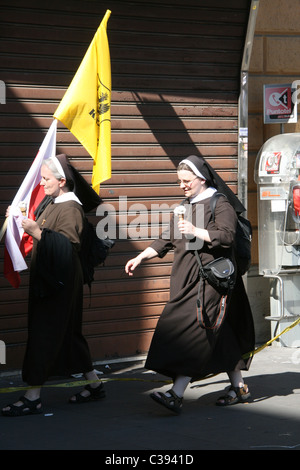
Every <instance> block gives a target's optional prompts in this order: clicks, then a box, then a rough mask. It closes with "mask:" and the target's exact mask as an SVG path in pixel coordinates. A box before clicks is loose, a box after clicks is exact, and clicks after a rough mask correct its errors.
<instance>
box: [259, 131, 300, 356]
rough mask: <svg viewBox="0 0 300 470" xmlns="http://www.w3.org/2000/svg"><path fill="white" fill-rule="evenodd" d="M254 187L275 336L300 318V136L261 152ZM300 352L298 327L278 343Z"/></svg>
mask: <svg viewBox="0 0 300 470" xmlns="http://www.w3.org/2000/svg"><path fill="white" fill-rule="evenodd" d="M255 182H256V183H257V185H258V191H257V194H258V249H259V274H261V275H263V276H265V277H268V278H270V313H271V315H270V316H269V317H266V318H267V319H268V320H271V333H272V336H275V335H277V334H279V333H281V332H282V331H283V330H284V329H285V328H286V327H287V326H290V325H291V324H292V323H293V322H294V321H295V320H296V319H297V318H299V316H300V134H298V133H295V134H280V135H277V136H275V137H272V138H271V139H269V140H268V141H267V142H265V144H264V145H263V146H262V148H261V149H260V151H259V153H258V155H257V158H256V163H255ZM279 344H280V345H281V346H288V347H300V325H296V326H295V327H294V328H292V329H291V330H289V331H288V332H286V333H285V334H284V335H282V336H280V337H279Z"/></svg>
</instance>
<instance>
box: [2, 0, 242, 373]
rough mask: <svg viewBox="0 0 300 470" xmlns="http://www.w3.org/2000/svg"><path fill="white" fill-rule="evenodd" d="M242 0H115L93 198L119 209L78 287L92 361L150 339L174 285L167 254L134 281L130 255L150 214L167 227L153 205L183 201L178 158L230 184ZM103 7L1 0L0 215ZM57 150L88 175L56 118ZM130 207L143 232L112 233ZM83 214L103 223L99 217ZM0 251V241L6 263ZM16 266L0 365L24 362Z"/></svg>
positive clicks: (140, 244) (69, 0) (85, 160)
mask: <svg viewBox="0 0 300 470" xmlns="http://www.w3.org/2000/svg"><path fill="white" fill-rule="evenodd" d="M249 6H250V1H249V0H228V1H227V2H226V4H224V2H223V0H200V1H199V0H186V1H185V2H182V1H181V0H172V1H170V0H163V1H161V0H150V1H149V2H141V1H139V0H131V1H117V0H111V1H110V2H109V9H110V10H111V12H112V14H111V17H110V19H109V21H108V39H109V44H110V51H111V65H112V88H113V91H112V109H111V114H112V178H111V179H110V180H108V181H107V182H105V183H104V184H102V185H101V192H100V195H101V196H102V198H103V199H104V201H106V202H108V203H110V204H111V205H112V206H113V207H114V209H115V211H116V218H117V229H118V233H117V236H118V241H117V243H116V245H115V247H114V248H113V250H112V253H111V255H110V256H109V259H108V260H107V262H106V265H105V266H104V267H101V268H98V269H97V270H96V275H95V282H94V283H93V285H92V299H91V304H90V298H89V292H88V289H87V290H86V293H85V299H84V322H83V331H84V334H85V335H86V337H87V340H88V342H89V345H90V347H91V351H92V355H93V359H94V360H98V359H107V358H112V357H123V356H126V355H134V354H137V353H141V352H146V351H147V349H148V347H149V344H150V341H151V338H152V334H153V331H154V328H155V326H156V322H157V319H158V318H159V315H160V313H161V311H162V309H163V306H164V305H165V302H166V301H167V300H168V296H169V278H170V272H171V267H172V254H169V255H168V256H166V257H165V258H164V259H163V260H159V261H157V260H151V261H150V262H148V263H145V264H144V265H143V266H142V267H141V268H140V269H139V272H138V273H137V274H136V275H135V276H134V278H128V277H127V276H126V275H125V273H124V265H125V263H126V261H127V260H128V259H130V258H131V257H133V256H135V255H136V254H137V253H138V252H140V251H141V250H142V249H144V248H145V247H146V246H148V244H149V243H150V239H151V238H152V234H151V233H150V232H149V227H150V225H149V224H150V223H151V222H152V223H153V220H152V221H151V219H150V216H154V217H155V222H154V224H155V227H156V228H157V229H160V228H162V222H163V221H162V211H161V210H160V211H159V210H156V212H154V214H153V213H151V212H150V209H151V208H152V207H153V204H158V205H159V206H160V207H161V206H162V204H164V205H165V206H164V207H165V209H164V212H168V211H169V209H170V206H171V205H173V204H174V203H175V202H176V201H181V200H182V192H181V190H180V189H179V187H178V185H177V183H176V180H177V176H176V166H177V164H178V162H179V161H180V160H181V159H182V158H184V157H185V156H187V155H190V154H194V153H200V154H202V155H203V156H204V157H205V158H207V159H208V160H209V162H210V163H211V164H212V165H213V166H214V168H215V169H216V170H217V171H218V172H219V173H220V175H221V176H222V177H223V178H224V179H225V180H226V182H227V183H228V185H229V186H230V187H231V188H232V189H233V190H234V191H235V192H236V191H237V180H238V138H237V131H238V106H237V104H238V97H239V89H240V64H241V58H242V53H243V47H244V38H245V32H246V27H247V21H248V15H249ZM106 9H107V2H103V1H101V0H95V1H88V0H84V1H83V0H64V1H63V2H62V1H60V0H52V1H51V2H50V3H49V2H48V3H45V2H41V1H40V0H27V1H26V2H24V1H23V0H2V1H1V5H0V34H1V41H0V53H1V61H0V67H1V70H0V79H1V80H3V81H5V83H6V86H7V103H6V105H4V106H3V105H1V108H0V113H1V114H0V124H1V128H2V131H1V133H0V172H1V180H0V209H1V211H0V213H1V215H2V218H1V220H0V222H3V220H4V214H5V209H6V207H7V205H8V204H9V203H10V202H11V201H12V199H13V197H14V195H15V193H16V190H17V188H18V186H19V185H20V184H21V182H22V180H23V178H24V176H25V174H26V172H27V170H28V168H29V166H30V164H31V162H32V159H33V158H34V157H35V155H36V152H37V150H38V148H39V145H40V144H41V142H42V140H43V138H44V135H45V133H46V131H47V130H48V128H49V125H50V123H51V121H52V115H53V113H54V111H55V110H56V108H57V106H58V103H59V102H60V100H61V98H62V96H63V94H64V92H65V90H66V89H67V87H68V86H69V84H70V82H71V79H72V77H73V76H74V73H75V72H76V70H77V68H78V66H79V64H80V62H81V59H82V57H83V55H84V53H85V51H86V49H87V47H88V45H89V43H90V41H91V40H92V38H93V35H94V33H95V31H96V29H97V27H98V26H99V24H100V22H101V20H102V18H103V16H104V14H105V11H106ZM57 152H58V153H66V154H67V155H68V156H69V157H70V159H71V162H72V163H73V164H74V166H76V167H77V168H78V169H79V170H80V171H81V172H82V174H83V175H84V176H85V177H86V179H87V180H88V181H90V179H91V170H92V160H91V158H90V157H89V155H88V154H87V153H86V151H85V150H84V149H83V147H82V146H81V145H80V144H79V143H78V142H77V141H76V139H75V138H74V137H73V136H72V135H71V134H70V133H69V132H68V131H67V130H66V129H65V128H64V127H63V126H62V125H59V128H58V138H57ZM121 196H123V197H126V198H127V204H128V205H127V209H129V208H130V207H131V211H130V213H129V214H127V213H126V208H125V209H124V207H123V206H122V207H121V206H120V199H119V198H120V197H121ZM134 204H135V206H133V205H134ZM136 204H140V206H139V207H138V208H137V206H136ZM141 204H143V208H144V210H143V211H142V212H141V211H140V209H141ZM135 211H138V212H140V213H139V214H137V213H135ZM137 216H139V222H140V236H137V237H136V238H135V239H133V238H132V237H129V236H127V237H126V236H125V238H123V239H121V240H120V232H121V231H122V230H123V231H124V230H125V229H127V227H128V225H130V224H131V223H132V222H133V221H134V219H136V217H137ZM124 217H125V220H124ZM91 219H92V220H93V221H94V222H95V223H97V221H98V220H99V219H98V218H97V217H96V216H95V214H91ZM3 253H4V247H3V244H1V245H0V258H1V259H0V269H1V272H3ZM21 277H22V284H21V287H20V288H19V289H17V290H13V289H12V288H11V287H10V286H9V284H8V282H7V281H6V279H4V278H3V277H1V278H0V295H1V297H0V332H1V335H2V336H1V337H0V339H1V340H4V341H5V342H6V344H7V345H8V348H7V366H8V367H20V365H21V363H22V357H23V354H24V347H25V344H26V335H27V333H26V331H27V330H26V326H27V296H28V279H29V275H28V272H24V273H22V276H21Z"/></svg>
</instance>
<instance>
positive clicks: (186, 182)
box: [177, 176, 198, 187]
mask: <svg viewBox="0 0 300 470" xmlns="http://www.w3.org/2000/svg"><path fill="white" fill-rule="evenodd" d="M196 179H198V176H196V178H194V179H193V180H191V181H187V180H177V184H179V186H180V185H182V184H183V185H184V186H188V187H191V186H192V183H193V181H195V180H196Z"/></svg>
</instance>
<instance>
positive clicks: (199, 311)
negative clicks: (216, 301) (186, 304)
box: [195, 250, 227, 330]
mask: <svg viewBox="0 0 300 470" xmlns="http://www.w3.org/2000/svg"><path fill="white" fill-rule="evenodd" d="M195 256H196V259H197V261H198V263H199V272H200V278H201V279H202V282H203V290H202V298H203V300H202V303H201V300H200V291H201V279H200V280H199V285H198V295H197V319H198V322H199V324H200V326H201V328H204V329H210V330H213V329H215V328H218V327H219V326H220V325H221V324H222V321H223V320H224V316H225V313H226V300H227V294H226V295H222V297H221V304H220V311H219V315H218V318H217V319H216V321H215V323H214V325H212V326H206V324H205V320H204V318H203V306H204V291H205V279H207V275H206V273H205V271H204V269H203V264H202V262H201V258H200V256H199V253H198V251H196V250H195Z"/></svg>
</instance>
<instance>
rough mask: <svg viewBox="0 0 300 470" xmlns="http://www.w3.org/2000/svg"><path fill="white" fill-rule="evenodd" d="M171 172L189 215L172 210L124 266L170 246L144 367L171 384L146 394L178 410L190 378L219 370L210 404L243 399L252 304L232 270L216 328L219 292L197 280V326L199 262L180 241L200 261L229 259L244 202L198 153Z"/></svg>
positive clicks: (250, 347) (251, 344) (133, 265)
mask: <svg viewBox="0 0 300 470" xmlns="http://www.w3.org/2000/svg"><path fill="white" fill-rule="evenodd" d="M177 174H178V179H179V181H178V182H179V184H180V187H181V188H182V189H183V191H184V195H185V201H184V205H185V206H186V207H187V208H188V209H189V211H191V213H192V216H191V218H185V220H179V221H178V218H177V217H172V219H171V223H170V230H169V232H168V233H166V232H163V233H162V234H161V236H160V238H159V239H157V240H154V242H153V243H152V244H151V245H150V246H149V247H148V248H146V249H145V250H144V251H143V252H142V253H140V254H139V255H138V256H137V257H136V258H133V259H131V260H130V261H128V263H127V264H126V267H125V271H126V272H127V273H128V274H129V275H132V274H133V271H134V269H135V268H136V267H137V266H138V265H139V264H140V263H141V262H142V261H143V260H145V259H150V258H154V257H156V256H158V257H161V258H162V257H163V256H165V254H166V253H167V252H168V251H169V250H174V260H173V265H172V272H171V279H170V281H171V282H170V299H169V301H168V303H167V304H166V306H165V308H164V310H163V312H162V314H161V316H160V319H159V320H158V323H157V326H156V329H155V332H154V335H153V338H152V342H151V345H150V349H149V353H148V357H147V361H146V364H145V367H146V368H147V369H149V370H154V371H156V372H158V373H161V374H163V375H166V376H168V377H171V378H172V380H173V386H172V388H171V389H170V390H168V391H167V392H165V393H163V392H161V391H157V392H154V393H152V394H151V395H150V396H151V398H153V399H154V400H155V401H156V402H158V403H159V404H161V405H163V406H164V407H166V408H168V409H170V410H172V411H173V412H175V413H179V412H180V411H181V408H182V401H183V395H184V391H185V389H186V387H187V386H188V384H189V383H190V382H193V381H197V380H200V379H202V378H204V377H207V376H209V375H210V374H218V373H221V372H226V373H227V374H228V376H229V379H230V383H231V386H230V389H229V391H227V393H225V394H224V395H223V396H221V397H220V398H219V399H218V400H217V403H216V404H217V405H220V406H226V405H232V404H234V403H238V402H244V401H246V400H247V399H248V398H249V397H250V392H249V389H248V386H247V385H246V384H245V383H244V381H243V378H242V373H241V371H242V370H248V368H249V367H250V362H251V359H248V358H247V359H244V358H243V356H245V355H246V356H247V353H249V352H250V351H252V350H253V348H254V342H255V339H254V325H253V319H252V313H251V308H250V305H249V301H248V297H247V294H246V291H245V288H244V283H243V280H242V278H241V276H240V275H239V274H237V270H236V269H235V273H236V274H235V286H234V289H233V290H232V291H231V294H228V295H227V297H226V301H227V302H226V314H225V319H224V320H223V322H222V324H221V326H220V327H219V328H217V327H215V326H214V325H215V321H216V319H217V318H218V314H219V311H220V302H221V301H222V297H223V296H222V293H220V291H218V290H217V289H216V288H214V287H213V286H212V285H210V284H209V283H208V282H207V281H205V282H202V281H201V283H200V287H201V289H200V298H202V299H203V303H204V310H205V312H206V315H207V317H208V318H209V320H210V322H211V323H210V324H211V325H212V326H211V327H210V328H203V327H202V326H200V324H199V322H198V319H197V313H196V302H197V298H198V287H199V282H200V273H199V264H198V261H197V258H196V256H195V248H194V249H191V248H189V247H191V246H192V245H191V244H190V245H187V238H188V239H190V241H194V242H197V241H198V242H200V245H197V244H196V245H195V244H194V245H193V246H194V247H195V246H197V248H196V250H197V252H198V254H199V256H200V259H201V262H202V264H203V265H206V264H207V263H209V262H210V261H212V260H214V259H217V258H219V257H227V258H229V259H231V260H232V262H233V264H234V265H235V259H234V250H233V244H234V237H235V231H236V223H237V214H238V213H241V212H243V211H244V210H245V208H244V207H243V205H242V204H241V202H240V201H239V200H238V198H237V197H236V196H235V195H234V193H233V192H232V191H231V190H230V188H229V187H228V186H227V185H226V184H225V182H224V181H223V180H222V179H221V178H220V176H219V175H218V174H217V173H216V172H215V171H214V170H213V168H212V167H211V166H210V165H209V164H208V163H207V162H206V161H205V160H204V159H203V158H202V157H200V156H194V155H192V156H189V157H188V158H186V159H185V160H183V161H182V162H180V164H179V166H178V168H177ZM216 191H218V192H220V193H222V194H223V195H224V196H221V197H219V198H218V200H217V204H216V208H215V219H214V220H213V219H212V213H211V208H210V198H211V197H212V195H213V194H214V192H216ZM200 207H201V210H202V212H201V213H202V214H203V216H202V224H201V227H200V226H199V224H198V226H196V223H195V220H197V217H196V215H197V210H199V209H200ZM198 220H199V219H198ZM177 227H178V229H179V232H180V234H181V236H178V231H177V235H176V230H175V229H176V228H177ZM200 246H201V248H200ZM203 289H204V291H203Z"/></svg>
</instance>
